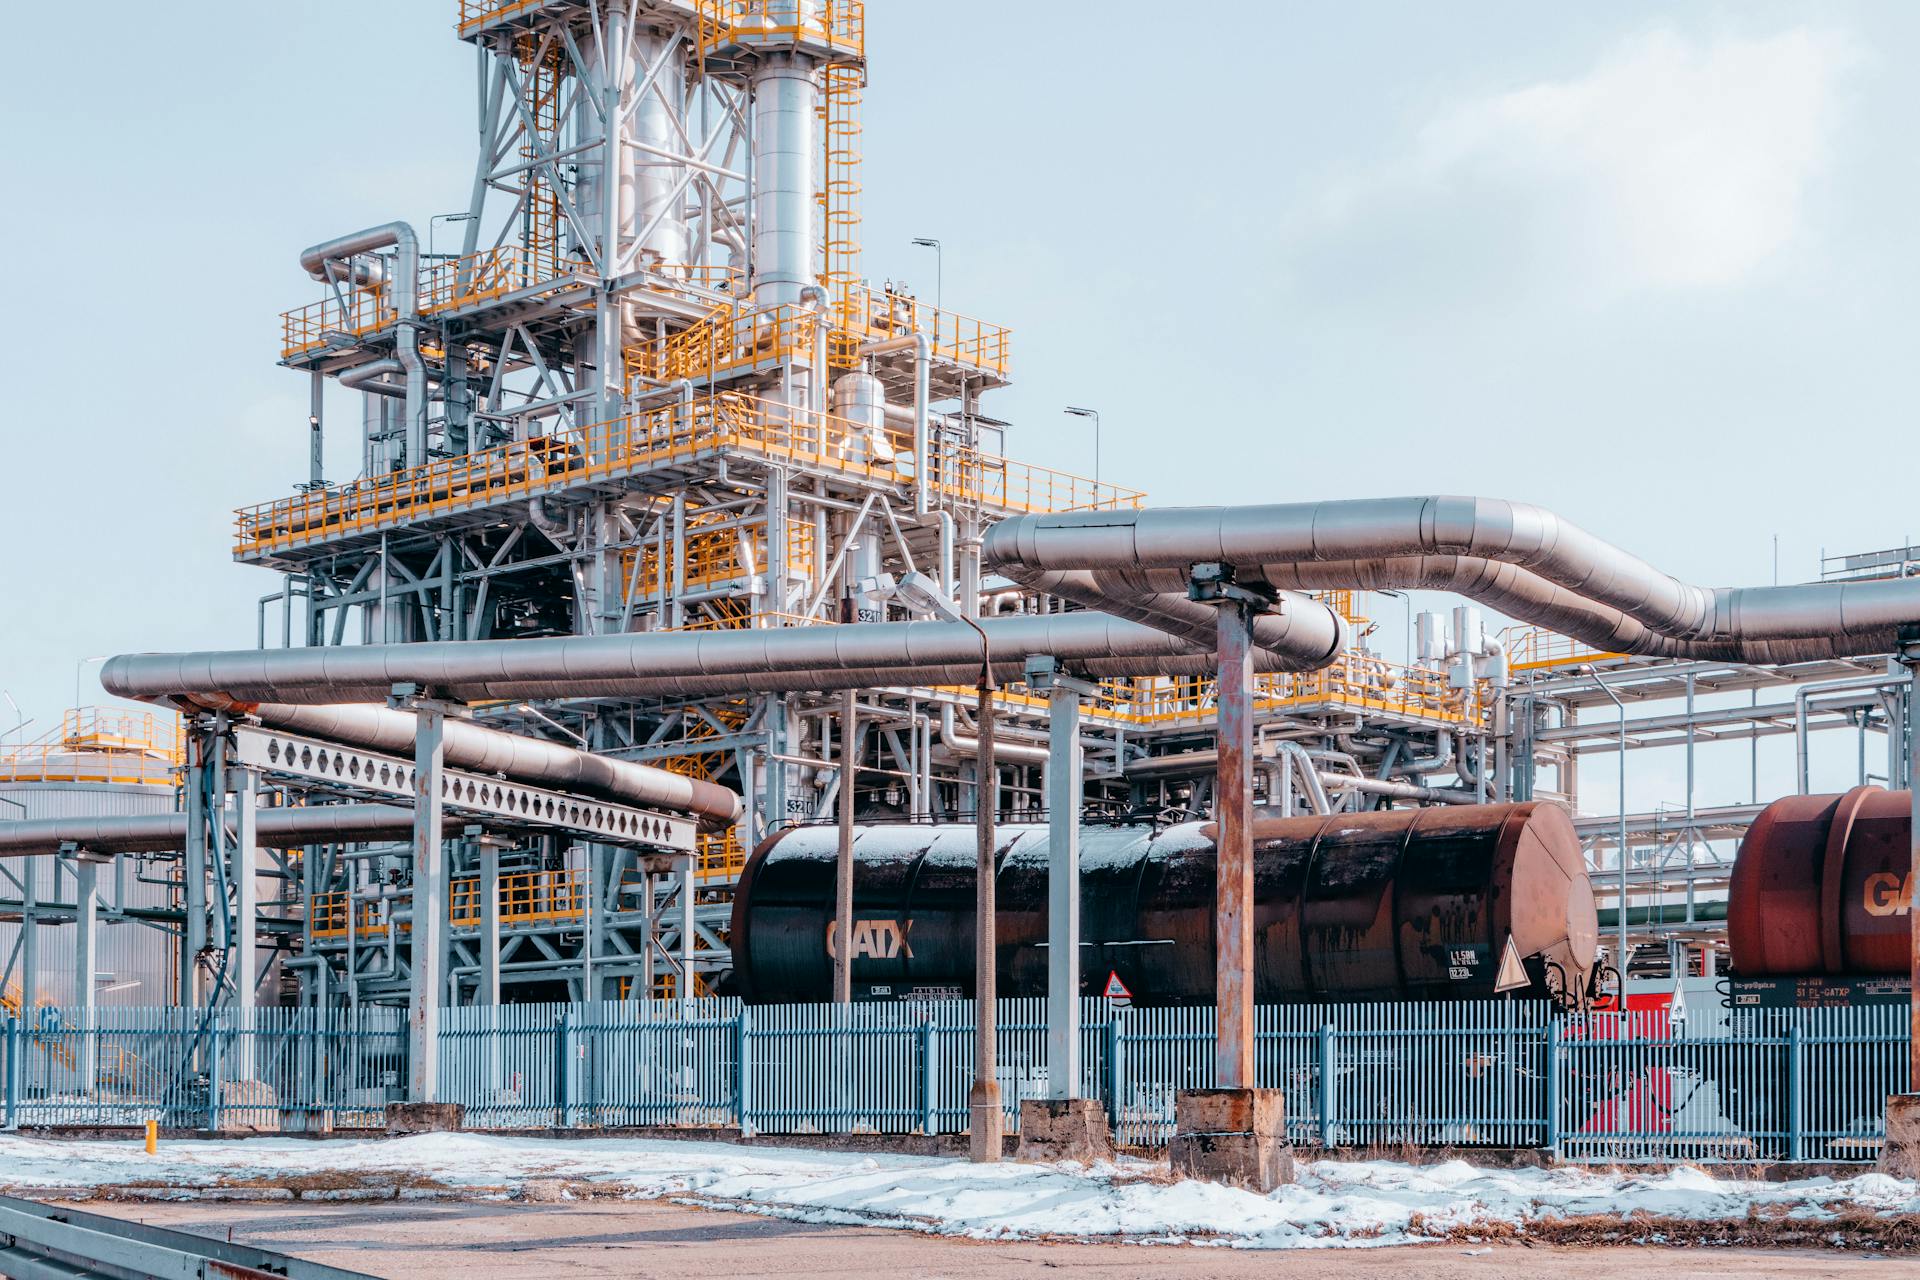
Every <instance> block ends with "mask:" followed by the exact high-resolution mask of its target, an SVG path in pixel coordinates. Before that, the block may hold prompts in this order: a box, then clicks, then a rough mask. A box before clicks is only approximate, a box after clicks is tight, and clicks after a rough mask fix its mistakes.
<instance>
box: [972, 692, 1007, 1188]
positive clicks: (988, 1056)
mask: <svg viewBox="0 0 1920 1280" xmlns="http://www.w3.org/2000/svg"><path fill="white" fill-rule="evenodd" d="M979 693H980V751H979V754H978V755H977V756H976V757H975V758H974V771H975V776H976V777H977V778H978V779H979V781H978V783H977V784H976V786H975V793H974V805H973V808H974V832H975V836H976V844H975V848H974V904H973V912H974V937H973V970H974V977H973V1087H972V1088H971V1089H970V1090H968V1092H967V1124H968V1156H969V1158H970V1159H971V1160H972V1161H973V1162H974V1163H975V1164H994V1163H997V1162H998V1161H999V1159H1000V1154H1001V1151H1000V1147H1001V1131H1002V1129H1003V1128H1004V1126H1005V1118H1004V1116H1003V1115H1002V1114H1001V1111H1000V1076H999V1069H998V1066H997V1064H996V1061H995V1059H996V1056H997V1049H996V1045H995V1043H994V1038H995V1037H994V1033H995V1030H996V1028H995V1026H994V1014H995V1012H996V1009H995V1004H994V1002H995V1000H996V999H997V997H998V995H999V988H1000V981H999V972H998V966H997V965H996V963H995V960H996V956H995V954H994V948H995V947H996V946H997V945H998V937H997V931H996V930H995V929H994V912H995V911H996V910H997V909H998V906H997V903H996V902H995V899H994V883H993V877H994V873H995V871H996V869H997V868H996V866H995V860H994V852H995V850H994V846H995V845H996V844H997V843H998V836H997V833H996V832H995V829H994V820H995V817H996V815H997V811H998V809H999V807H1000V803H999V790H1000V772H999V768H998V766H997V765H995V764H994V759H993V727H994V726H993V716H994V711H993V685H992V683H991V682H989V681H988V680H986V679H984V678H983V679H982V680H981V682H980V686H979Z"/></svg>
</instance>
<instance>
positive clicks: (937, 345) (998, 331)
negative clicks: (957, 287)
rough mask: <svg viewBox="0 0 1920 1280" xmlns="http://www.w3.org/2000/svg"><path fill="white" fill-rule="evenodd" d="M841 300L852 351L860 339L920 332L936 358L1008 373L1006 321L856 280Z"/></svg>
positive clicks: (840, 318) (842, 320)
mask: <svg viewBox="0 0 1920 1280" xmlns="http://www.w3.org/2000/svg"><path fill="white" fill-rule="evenodd" d="M845 299H846V305H845V306H844V308H842V309H840V310H839V312H838V313H837V318H838V323H839V324H841V325H842V326H844V327H845V329H846V330H847V331H848V332H850V333H851V334H852V335H853V337H854V339H855V341H854V343H853V344H852V345H853V348H854V349H855V350H857V349H858V348H859V346H860V345H861V344H864V343H869V342H885V341H886V340H887V339H889V338H900V337H907V336H911V335H913V334H916V333H924V334H926V335H927V338H928V339H929V341H931V343H932V344H933V354H934V355H935V356H936V357H937V358H943V359H946V360H951V361H953V362H954V363H955V364H959V365H964V366H965V367H967V368H969V369H977V370H979V371H980V372H982V373H991V374H995V375H997V376H999V377H1002V378H1004V377H1006V376H1007V368H1008V359H1007V356H1008V350H1009V346H1010V340H1011V338H1012V334H1013V331H1012V330H1011V329H1008V328H1007V327H1006V326H1005V325H998V324H989V323H987V322H986V321H985V320H976V319H974V318H973V317H972V316H964V315H961V314H959V313H958V312H954V311H946V310H942V309H941V308H938V307H934V306H931V305H929V304H927V303H925V302H923V301H921V300H920V299H918V298H910V297H907V296H906V295H905V294H899V293H888V292H884V291H883V292H875V291H874V290H872V289H870V288H868V287H867V286H866V285H854V286H853V287H852V288H850V289H848V290H847V292H846V294H845ZM836 345H837V344H836Z"/></svg>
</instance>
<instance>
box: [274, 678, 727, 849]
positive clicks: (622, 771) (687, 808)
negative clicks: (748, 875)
mask: <svg viewBox="0 0 1920 1280" xmlns="http://www.w3.org/2000/svg"><path fill="white" fill-rule="evenodd" d="M248 710H250V711H251V713H252V714H253V715H254V716H255V717H257V718H258V719H259V721H260V723H261V724H264V725H267V726H268V727H270V728H274V729H285V730H287V731H289V732H292V733H299V734H305V735H310V736H312V737H316V738H326V739H329V740H330V741H333V742H344V743H347V744H348V745H350V746H356V747H365V748H367V749H368V750H371V751H389V752H399V753H402V754H411V753H412V751H413V742H414V732H415V725H416V720H415V717H414V714H413V713H412V712H411V711H396V710H393V709H391V708H388V707H378V706H331V707H299V706H289V705H287V704H285V703H272V702H269V703H262V704H260V705H258V706H255V707H251V708H248ZM444 741H445V743H446V760H447V764H448V765H449V766H451V767H453V768H456V769H471V770H473V771H475V772H477V773H491V774H498V775H500V776H501V777H504V778H510V779H512V780H513V781H515V782H525V783H529V784H532V785H535V786H549V787H557V788H559V789H560V790H563V791H572V792H577V793H579V794H582V795H590V796H598V797H600V798H602V799H605V800H616V801H619V802H621V803H624V804H638V805H645V806H647V807H650V808H661V809H673V810H676V811H678V812H682V813H691V814H694V815H696V816H698V817H699V819H700V824H701V825H702V826H703V827H705V828H707V829H708V830H715V829H718V828H721V827H726V826H731V825H732V824H733V823H734V822H736V821H738V820H739V818H740V814H741V811H742V808H743V806H742V803H741V800H740V797H739V795H738V794H737V793H735V792H733V791H729V790H728V789H727V788H725V787H722V786H718V785H716V784H714V783H711V782H702V781H701V780H699V779H698V778H686V777H682V776H681V775H679V774H677V773H669V772H667V771H666V770H665V769H656V768H654V767H653V766H651V765H644V764H634V763H632V762H631V761H627V760H614V759H611V758H609V757H607V756H597V755H594V754H593V753H591V752H588V751H580V750H577V749H576V748H573V747H569V746H566V745H564V744H562V743H558V742H545V741H542V740H541V739H538V738H525V737H521V736H520V735H519V734H513V733H503V732H501V731H500V730H498V729H490V728H487V727H486V726H485V725H478V724H474V723H473V722H472V721H469V720H460V719H455V718H452V717H449V718H448V719H447V720H446V721H445V734H444Z"/></svg>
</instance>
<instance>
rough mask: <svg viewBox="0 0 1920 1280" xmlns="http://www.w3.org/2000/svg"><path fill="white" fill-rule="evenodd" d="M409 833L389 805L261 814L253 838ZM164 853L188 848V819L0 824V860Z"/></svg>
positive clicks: (353, 840)
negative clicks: (76, 853)
mask: <svg viewBox="0 0 1920 1280" xmlns="http://www.w3.org/2000/svg"><path fill="white" fill-rule="evenodd" d="M412 832H413V810H412V809H402V808H397V807H395V806H393V805H388V804H329V805H308V806H301V807H299V808H287V809H262V810H260V811H259V814H258V817H257V819H256V821H255V825H254V838H255V839H256V840H258V841H259V843H260V845H261V846H262V847H264V848H269V849H294V848H299V847H300V846H302V845H309V844H333V843H341V844H358V843H364V842H366V841H370V840H383V839H387V838H393V839H396V840H402V839H405V838H407V837H408V836H409V835H411V834H412ZM68 847H71V848H75V849H84V850H86V851H87V852H89V853H167V852H172V851H175V850H179V849H184V848H186V847H187V815H186V814H184V813H142V814H133V815H123V816H118V817H108V818H102V817H72V818H34V819H31V820H29V821H26V822H0V858H17V857H23V856H25V855H27V854H36V853H39V854H45V853H58V852H60V850H61V849H63V848H68Z"/></svg>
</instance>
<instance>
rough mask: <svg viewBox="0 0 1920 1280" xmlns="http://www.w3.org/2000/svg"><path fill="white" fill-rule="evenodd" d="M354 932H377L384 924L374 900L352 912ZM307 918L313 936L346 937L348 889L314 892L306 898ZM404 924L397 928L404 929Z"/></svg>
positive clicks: (384, 917)
mask: <svg viewBox="0 0 1920 1280" xmlns="http://www.w3.org/2000/svg"><path fill="white" fill-rule="evenodd" d="M353 914H354V928H355V932H356V933H360V934H368V933H380V932H383V931H384V930H385V929H386V927H387V918H386V915H385V914H384V912H383V911H382V910H381V905H380V904H379V903H377V902H362V903H361V904H360V905H359V909H358V910H356V911H355V912H354V913H353ZM307 920H308V923H309V924H310V925H311V926H312V927H313V936H314V937H316V938H344V937H346V936H347V892H346V890H344V889H333V890H328V891H327V892H324V893H316V894H314V895H313V896H312V897H311V898H309V899H308V900H307ZM406 927H407V926H406V925H405V924H402V925H400V928H402V929H405V928H406Z"/></svg>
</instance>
